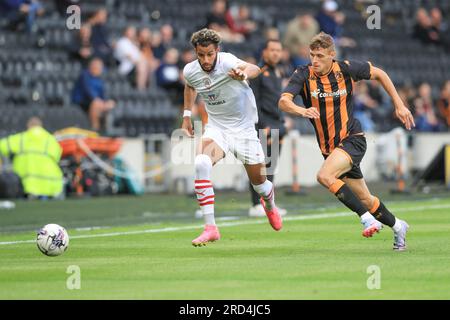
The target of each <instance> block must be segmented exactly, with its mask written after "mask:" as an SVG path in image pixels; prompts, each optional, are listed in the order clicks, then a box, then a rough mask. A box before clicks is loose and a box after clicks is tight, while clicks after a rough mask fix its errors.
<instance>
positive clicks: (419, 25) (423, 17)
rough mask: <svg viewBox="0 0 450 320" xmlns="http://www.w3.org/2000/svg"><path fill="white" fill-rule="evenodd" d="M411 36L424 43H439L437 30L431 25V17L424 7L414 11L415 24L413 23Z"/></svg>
mask: <svg viewBox="0 0 450 320" xmlns="http://www.w3.org/2000/svg"><path fill="white" fill-rule="evenodd" d="M435 19H436V18H435ZM413 36H414V37H415V38H417V39H419V40H420V41H422V42H423V43H426V44H429V43H432V44H440V43H441V38H440V35H439V32H438V30H437V29H436V28H435V27H434V26H433V25H432V23H431V18H430V16H429V15H428V12H427V11H426V10H425V9H424V8H419V9H418V10H417V12H416V24H415V25H414V32H413Z"/></svg>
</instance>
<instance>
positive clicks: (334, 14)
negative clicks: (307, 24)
mask: <svg viewBox="0 0 450 320" xmlns="http://www.w3.org/2000/svg"><path fill="white" fill-rule="evenodd" d="M337 10H338V4H337V3H336V1H334V0H325V1H324V3H323V5H322V10H321V11H320V12H319V14H318V15H317V16H316V20H317V22H318V23H319V28H320V31H323V32H325V33H328V34H329V35H330V36H332V37H333V38H334V39H335V40H338V38H339V37H340V36H341V35H342V27H341V25H342V24H343V23H344V19H345V16H344V14H343V13H341V12H339V11H337Z"/></svg>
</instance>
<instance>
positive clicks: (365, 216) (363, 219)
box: [361, 211, 375, 223]
mask: <svg viewBox="0 0 450 320" xmlns="http://www.w3.org/2000/svg"><path fill="white" fill-rule="evenodd" d="M372 220H375V218H374V216H373V215H371V214H370V212H369V211H367V212H366V213H364V214H363V215H362V216H361V222H363V223H364V222H366V221H372Z"/></svg>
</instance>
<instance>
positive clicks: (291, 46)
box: [283, 14, 319, 66]
mask: <svg viewBox="0 0 450 320" xmlns="http://www.w3.org/2000/svg"><path fill="white" fill-rule="evenodd" d="M318 33H319V24H318V23H317V21H316V20H314V18H313V16H311V15H310V14H301V15H297V16H296V17H295V18H294V19H292V20H291V21H289V23H288V25H287V28H286V33H285V34H284V38H283V44H284V47H285V48H287V49H288V50H289V53H290V54H291V57H292V60H293V61H294V64H295V65H297V66H298V65H301V64H302V62H304V61H303V60H302V62H300V61H297V59H298V56H299V55H300V54H301V50H304V49H303V48H305V47H306V48H307V49H308V57H307V58H308V60H309V43H310V42H311V39H312V38H313V37H314V36H315V35H316V34H318ZM302 58H304V57H302ZM308 62H309V61H308Z"/></svg>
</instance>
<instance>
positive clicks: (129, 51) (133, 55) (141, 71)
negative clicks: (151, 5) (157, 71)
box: [115, 26, 150, 90]
mask: <svg viewBox="0 0 450 320" xmlns="http://www.w3.org/2000/svg"><path fill="white" fill-rule="evenodd" d="M115 57H116V59H117V60H118V61H119V63H120V64H119V73H120V74H121V75H127V76H129V77H131V80H132V81H134V82H135V84H136V87H137V88H138V89H139V90H145V89H146V88H147V84H148V80H149V75H150V74H149V67H148V65H147V61H146V60H145V57H144V56H143V55H142V53H141V51H140V50H139V47H138V44H137V39H136V28H135V27H132V26H129V27H127V28H126V29H125V31H124V33H123V36H122V37H121V38H120V39H119V40H118V41H117V44H116V48H115Z"/></svg>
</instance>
